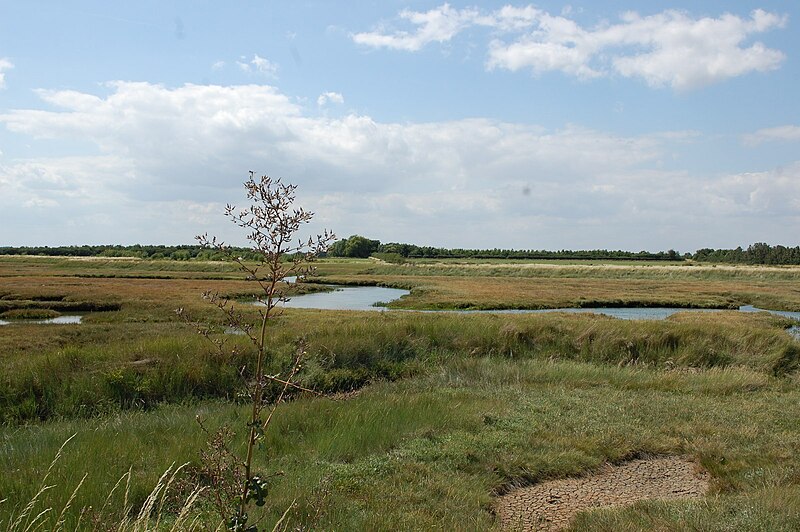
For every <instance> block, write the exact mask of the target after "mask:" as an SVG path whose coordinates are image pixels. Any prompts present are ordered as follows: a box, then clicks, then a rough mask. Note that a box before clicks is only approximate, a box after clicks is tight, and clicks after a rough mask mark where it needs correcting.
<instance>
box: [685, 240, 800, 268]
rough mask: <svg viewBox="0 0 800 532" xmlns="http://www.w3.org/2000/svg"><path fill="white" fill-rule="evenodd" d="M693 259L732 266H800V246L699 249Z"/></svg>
mask: <svg viewBox="0 0 800 532" xmlns="http://www.w3.org/2000/svg"><path fill="white" fill-rule="evenodd" d="M692 258H693V259H694V260H696V261H698V262H723V263H730V264H800V246H795V247H793V248H790V247H786V246H780V245H778V246H770V245H769V244H765V243H763V242H758V243H756V244H752V245H750V246H748V247H747V249H742V248H741V247H737V248H736V249H712V248H703V249H698V250H697V251H696V252H695V254H694V255H693V256H692Z"/></svg>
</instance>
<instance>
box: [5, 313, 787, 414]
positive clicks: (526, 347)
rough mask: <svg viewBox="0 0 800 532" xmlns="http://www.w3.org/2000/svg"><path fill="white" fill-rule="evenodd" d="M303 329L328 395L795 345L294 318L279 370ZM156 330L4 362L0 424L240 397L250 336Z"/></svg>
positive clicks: (773, 325) (501, 318)
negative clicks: (492, 372)
mask: <svg viewBox="0 0 800 532" xmlns="http://www.w3.org/2000/svg"><path fill="white" fill-rule="evenodd" d="M298 321H300V322H302V323H304V329H303V332H304V336H305V338H306V341H307V343H308V345H309V346H310V347H309V355H308V358H307V361H306V364H305V366H306V367H305V371H304V373H303V374H302V376H301V377H300V379H301V383H302V384H303V385H304V386H306V387H311V388H313V389H315V390H318V391H320V392H323V393H331V392H339V391H349V390H352V389H356V388H359V387H361V386H363V385H365V384H367V383H369V382H372V381H375V380H383V379H385V380H396V379H398V378H404V377H409V376H412V375H417V374H420V373H422V372H424V371H425V368H426V367H428V366H430V364H431V363H433V362H436V361H439V360H444V359H449V358H460V357H480V356H497V357H503V358H514V359H518V358H522V359H527V358H533V359H538V360H549V359H567V360H580V361H587V362H594V363H601V364H613V365H639V366H641V365H645V366H654V367H665V368H673V367H681V368H727V367H746V368H750V369H752V370H754V371H757V372H762V373H765V374H768V375H776V376H780V375H786V374H789V373H791V372H793V371H795V370H796V369H797V368H798V366H799V365H800V343H798V342H797V341H796V340H793V339H792V338H791V337H790V336H789V335H788V334H786V333H785V332H784V331H783V330H782V327H783V326H784V325H785V324H786V323H788V321H787V320H785V319H783V318H773V317H767V316H758V315H740V314H738V313H730V314H717V315H714V316H709V315H700V314H698V315H691V316H690V315H684V316H680V315H678V316H674V317H673V318H671V319H669V320H666V321H663V322H633V321H625V320H615V319H612V318H607V317H604V316H594V315H570V314H565V315H557V314H556V315H515V316H507V315H437V314H419V313H362V314H358V313H355V314H348V315H342V314H336V313H331V312H322V311H319V312H317V311H294V312H291V313H288V312H287V313H286V314H285V315H284V316H282V317H281V318H280V319H279V320H278V322H277V323H276V325H275V326H274V328H273V329H272V330H271V333H270V334H271V335H272V337H273V338H274V339H275V343H274V346H275V347H274V353H273V354H274V357H273V359H272V360H273V363H274V364H275V368H279V367H282V365H283V364H285V363H287V362H288V361H289V360H290V358H291V357H292V355H293V352H294V349H295V343H296V340H297V335H298V331H297V330H296V328H295V324H296V323H297V322H298ZM86 327H93V326H91V325H86ZM98 327H102V326H98ZM137 330H140V329H137ZM162 330H163V333H161V334H155V333H156V331H157V329H153V330H152V331H151V332H150V333H149V334H147V336H145V337H144V338H137V337H135V335H134V338H124V337H123V338H118V337H114V336H112V337H110V338H106V339H105V340H104V336H103V334H97V335H90V338H91V340H90V341H89V342H88V343H87V344H85V345H74V346H67V347H63V348H56V349H50V350H44V352H39V353H30V352H28V354H27V355H26V356H24V357H19V356H18V357H15V356H13V352H12V353H10V354H6V356H5V357H4V364H5V374H4V377H3V378H2V380H0V419H2V420H3V421H4V422H6V423H20V422H26V421H31V420H46V419H51V418H54V417H56V418H58V417H74V416H79V417H91V416H94V415H98V414H103V413H108V412H113V411H116V410H118V409H131V408H134V409H148V408H152V407H153V406H155V405H157V404H159V403H163V402H181V401H187V400H188V401H196V400H200V399H206V398H212V397H217V398H226V399H234V400H235V399H236V397H237V394H238V393H239V392H240V391H241V388H242V382H243V378H242V377H243V376H245V377H246V376H248V375H250V374H252V371H253V368H252V367H251V361H250V360H249V359H250V357H249V356H248V351H247V349H248V344H247V339H246V338H243V337H239V336H230V335H229V336H228V337H227V342H228V343H229V346H230V347H231V348H230V349H228V350H223V351H222V352H217V351H216V350H214V349H212V348H211V346H210V345H208V344H207V343H206V342H205V341H204V340H203V339H202V338H198V337H197V336H196V335H194V334H193V332H192V331H191V330H188V329H181V328H179V327H176V326H174V325H168V326H165V327H164V328H163V329H162ZM109 333H110V331H109ZM234 346H235V347H236V348H237V349H233V347H234ZM277 391H278V390H277V388H276V389H275V390H273V392H274V393H277ZM267 393H271V392H269V391H268V392H267Z"/></svg>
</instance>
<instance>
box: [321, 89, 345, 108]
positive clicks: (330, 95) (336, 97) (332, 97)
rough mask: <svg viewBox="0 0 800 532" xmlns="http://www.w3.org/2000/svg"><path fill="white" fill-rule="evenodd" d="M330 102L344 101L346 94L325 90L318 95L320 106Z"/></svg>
mask: <svg viewBox="0 0 800 532" xmlns="http://www.w3.org/2000/svg"><path fill="white" fill-rule="evenodd" d="M328 102H331V103H339V104H341V103H344V96H342V95H341V94H340V93H338V92H323V93H322V94H320V95H319V96H318V97H317V105H318V106H319V107H322V106H324V105H325V104H327V103H328Z"/></svg>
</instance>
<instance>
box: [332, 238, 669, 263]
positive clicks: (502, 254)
mask: <svg viewBox="0 0 800 532" xmlns="http://www.w3.org/2000/svg"><path fill="white" fill-rule="evenodd" d="M376 254H379V255H382V257H381V258H383V256H390V257H401V258H404V259H415V258H426V259H584V260H591V259H617V260H672V261H675V260H683V259H684V257H683V256H681V254H680V253H678V252H677V251H675V250H673V249H671V250H669V251H659V252H656V253H651V252H649V251H638V252H633V251H621V250H616V251H610V250H607V249H595V250H581V251H572V250H566V249H562V250H560V251H546V250H532V249H522V250H520V249H499V248H494V249H463V248H440V247H433V246H417V245H415V244H401V243H397V242H390V243H387V244H383V243H381V241H380V240H371V239H368V238H366V237H363V236H360V235H353V236H351V237H349V238H344V239H342V240H338V241H336V242H335V243H333V244H332V245H331V246H330V247H329V248H328V256H331V257H361V258H366V257H370V256H372V255H376Z"/></svg>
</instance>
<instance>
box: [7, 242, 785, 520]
mask: <svg viewBox="0 0 800 532" xmlns="http://www.w3.org/2000/svg"><path fill="white" fill-rule="evenodd" d="M318 267H319V274H320V277H319V278H320V279H321V280H324V281H335V282H338V283H352V284H376V283H381V284H386V285H390V286H398V287H405V288H409V289H411V290H412V294H411V295H410V296H409V297H408V298H405V299H404V300H402V301H401V302H398V303H395V304H393V305H392V306H398V307H405V308H542V307H551V308H558V307H565V306H572V305H583V306H597V305H649V306H652V305H659V304H664V305H671V306H681V307H691V306H699V307H721V308H731V307H736V306H738V305H740V304H755V305H757V306H761V307H766V308H773V309H785V310H800V288H799V287H800V268H766V267H765V268H759V267H718V268H713V267H710V266H678V265H663V264H659V265H650V264H640V263H623V264H620V263H604V264H597V263H547V264H530V263H516V262H515V263H511V262H508V263H505V262H504V263H498V262H497V261H437V262H429V261H415V262H412V263H410V264H404V265H388V264H383V263H379V262H376V261H372V260H364V261H359V260H340V261H322V262H320V263H319V264H318ZM240 279H241V276H240V275H238V274H236V273H235V272H234V270H233V269H232V268H231V266H230V265H228V264H224V263H202V262H173V261H137V260H107V259H105V260H97V259H94V260H69V259H50V258H19V257H9V258H0V304H1V305H3V307H2V310H4V311H10V310H20V309H37V310H41V309H49V310H52V311H55V312H62V313H67V312H70V313H71V312H74V311H78V312H80V313H82V314H84V319H83V323H82V324H80V325H37V324H14V325H10V326H0V364H2V368H3V373H2V379H0V420H2V423H3V425H2V427H0V500H3V499H7V500H6V501H5V502H3V503H0V529H3V528H7V524H8V523H9V521H10V520H13V516H14V515H17V514H19V512H20V511H21V509H22V507H23V506H24V505H25V504H26V503H27V502H28V501H29V500H30V499H31V497H32V496H33V495H34V494H35V492H36V490H37V489H38V488H39V486H40V483H41V480H42V478H43V476H44V474H45V471H46V470H47V468H48V466H49V465H50V462H51V460H52V458H53V456H54V455H55V454H56V452H57V450H58V448H59V447H60V446H61V444H62V443H63V442H64V441H65V440H67V439H68V438H69V437H70V436H72V435H73V434H76V436H75V438H74V439H73V440H71V441H70V442H69V443H68V444H67V446H66V447H65V449H64V452H63V455H62V456H61V458H60V459H59V461H58V462H57V464H56V466H55V467H54V470H53V473H52V476H51V477H50V478H49V479H48V484H53V485H55V487H54V488H52V489H50V490H49V491H48V492H47V497H46V499H45V500H43V501H42V503H41V505H40V507H39V508H38V509H37V513H38V511H39V510H41V509H42V508H46V507H52V508H53V510H52V512H51V514H52V515H46V516H45V518H46V519H49V521H48V523H49V524H50V525H49V526H48V527H47V528H51V527H52V526H53V525H54V524H55V522H56V520H57V519H58V514H59V512H60V511H61V508H62V507H63V506H64V505H65V503H66V502H67V500H68V499H69V497H70V495H71V494H72V492H73V489H74V488H75V487H76V486H77V485H78V484H79V482H80V481H81V479H82V478H83V476H84V474H88V476H87V477H86V480H85V482H84V483H83V485H82V486H81V489H80V490H78V492H77V494H76V495H75V499H74V501H73V502H72V503H71V508H70V509H69V510H67V511H66V512H65V518H66V525H67V526H66V528H67V529H74V528H75V525H76V523H77V522H78V520H79V519H84V521H83V523H90V522H91V520H92V519H93V518H94V519H95V520H96V521H97V522H104V523H113V522H117V521H119V520H120V519H122V517H123V513H124V504H123V493H122V490H117V491H115V492H114V494H113V495H112V497H111V498H110V499H109V504H108V505H107V507H106V508H105V509H101V508H102V506H103V503H104V501H105V500H106V496H107V495H108V494H109V493H110V492H111V491H112V489H113V487H114V484H115V483H116V482H117V480H118V479H119V478H120V477H122V476H123V475H124V474H125V473H126V472H127V471H128V470H129V468H130V471H131V474H132V479H131V485H130V492H129V503H130V504H131V505H132V507H133V508H134V509H136V507H137V505H141V504H142V502H143V501H144V500H145V498H146V496H147V494H148V493H149V491H150V489H151V488H152V487H153V486H154V485H155V484H156V482H157V481H158V478H159V477H160V476H161V474H162V473H163V472H164V471H166V470H167V469H168V468H169V467H170V465H171V464H173V463H178V464H181V463H184V462H190V465H189V466H188V468H187V469H188V470H191V469H192V468H193V467H196V464H197V461H198V459H199V452H200V450H201V449H202V448H203V446H204V440H205V435H204V434H203V432H202V430H201V429H200V427H199V425H198V424H197V422H196V421H195V417H196V416H198V415H200V416H201V418H202V419H203V420H204V423H205V425H206V426H208V427H212V428H213V427H218V426H221V425H223V424H224V423H230V424H231V425H232V426H233V427H235V428H242V427H243V425H244V421H243V419H244V418H245V412H244V409H245V406H244V405H242V404H240V402H239V399H238V398H237V395H238V392H240V391H241V388H242V379H241V375H240V372H241V371H244V373H245V374H247V373H248V372H249V371H250V370H251V368H249V367H248V365H249V364H250V363H251V361H250V360H249V359H248V357H247V356H246V354H241V355H238V354H237V355H233V354H231V355H225V354H224V353H222V354H221V353H219V352H217V351H215V350H214V349H213V346H212V345H211V344H210V343H209V342H207V341H206V340H205V339H204V338H201V337H200V336H198V335H197V334H196V333H195V332H194V331H193V330H192V328H191V327H190V326H188V325H186V324H184V323H182V322H180V321H178V319H177V317H176V316H175V313H174V309H175V308H177V307H183V308H186V309H188V310H189V311H190V312H191V313H192V314H193V315H195V316H197V317H198V318H199V319H203V320H212V321H215V322H216V323H217V324H218V325H219V326H220V327H221V328H224V327H223V326H224V323H223V322H222V321H221V317H220V315H218V314H215V313H214V312H213V310H214V309H211V308H209V306H208V305H207V304H205V303H204V302H203V301H202V300H201V298H200V293H201V292H202V291H203V290H207V289H212V290H218V291H220V292H222V293H225V294H230V295H231V296H235V297H239V296H242V295H244V294H249V293H253V292H254V291H253V289H252V282H248V281H243V280H240ZM309 289H314V287H310V288H309ZM242 308H243V309H244V310H245V312H246V313H247V315H248V316H250V317H251V318H252V319H253V320H255V319H256V317H257V309H256V308H255V307H249V306H246V307H245V306H243V307H242ZM790 324H791V321H790V320H788V319H784V318H778V317H775V316H771V315H767V314H758V313H757V314H742V313H738V312H721V313H715V314H703V313H694V314H693V313H679V314H676V315H674V316H672V317H670V318H669V319H667V320H664V321H661V322H632V321H622V320H616V319H612V318H608V317H604V316H596V315H569V314H558V313H556V314H547V315H492V314H481V315H462V314H446V313H437V314H424V313H408V312H385V313H378V312H370V313H355V312H341V311H315V310H287V311H286V312H285V313H284V314H283V315H282V316H281V317H280V318H279V319H277V320H276V322H275V323H274V325H273V326H272V327H271V329H270V335H271V337H272V338H273V344H272V345H273V346H274V358H275V363H276V364H281V363H282V362H284V361H286V360H288V358H289V357H290V356H291V354H292V352H293V349H294V344H295V341H296V339H297V338H298V337H299V336H301V335H302V336H304V337H305V338H306V340H307V342H308V350H309V355H308V359H307V362H306V365H305V369H304V372H303V374H302V375H301V382H302V383H303V384H304V385H306V386H309V387H311V388H313V389H315V390H317V391H319V392H323V393H326V394H330V395H329V396H326V397H310V396H303V395H298V396H296V397H294V398H293V400H292V401H290V402H288V403H285V404H282V405H281V406H280V407H279V409H278V413H277V417H276V425H274V426H273V427H272V428H271V432H270V433H269V434H268V439H267V442H266V444H265V445H264V448H263V449H261V450H260V451H259V452H258V455H257V456H256V461H257V463H258V465H259V467H261V468H264V469H265V470H267V471H282V472H283V475H282V476H279V477H276V478H275V480H274V483H273V485H272V487H271V491H270V496H269V497H268V500H267V504H266V506H264V508H263V509H262V510H259V512H260V514H259V515H260V516H261V517H262V518H263V523H264V524H267V525H268V526H266V528H267V529H271V528H272V524H271V523H274V522H275V521H277V520H278V519H279V518H280V516H281V515H282V514H283V512H284V511H285V510H286V509H287V508H288V507H289V506H290V505H291V504H292V501H295V500H296V501H297V506H296V507H295V508H294V509H293V510H291V511H290V513H289V519H290V521H291V524H292V526H307V527H310V528H317V529H323V530H359V529H365V530H397V529H402V530H430V529H458V530H486V529H492V528H497V527H499V522H498V520H497V518H496V517H495V516H494V514H493V511H492V509H493V500H494V496H495V495H496V494H499V493H504V492H505V491H507V490H508V489H510V488H512V487H513V486H517V485H528V484H532V483H536V482H539V481H542V480H546V479H553V478H562V477H566V476H571V475H576V474H583V473H586V472H589V471H592V470H594V469H596V468H598V467H600V466H601V465H602V464H603V463H605V462H614V463H619V462H622V461H624V460H626V459H630V458H634V457H642V456H660V455H684V456H691V457H693V458H694V459H695V460H697V461H698V462H699V463H700V464H701V465H702V466H703V467H704V468H705V469H706V470H707V471H708V472H709V474H710V479H711V492H710V494H709V495H708V496H707V497H706V498H704V499H702V500H700V501H673V502H645V503H638V504H636V505H634V506H632V507H628V508H623V509H616V510H604V511H595V512H591V513H587V514H583V515H580V516H579V517H578V521H577V523H576V524H575V527H576V529H580V530H619V529H632V530H637V529H641V530H650V529H663V530H673V529H675V530H679V529H701V530H787V531H788V530H796V529H798V528H800V424H798V423H797V405H798V404H799V403H800V373H799V372H798V369H799V368H800V342H798V341H797V340H794V339H792V337H791V336H790V335H788V334H787V333H786V332H785V330H784V329H785V328H786V327H788V326H789V325H790ZM217 337H219V338H222V337H223V335H222V334H219V335H217ZM227 338H228V342H229V344H228V345H230V346H233V345H237V346H239V347H240V350H241V351H243V352H246V347H247V344H246V342H245V339H243V338H242V337H238V336H232V335H228V336H227ZM352 390H359V392H358V393H354V394H345V395H341V394H339V395H336V394H338V393H339V392H350V391H352ZM237 441H238V440H237ZM187 489H188V488H187V487H186V486H181V485H176V486H175V487H174V493H175V498H174V499H170V500H169V501H168V503H167V505H166V508H167V510H166V513H167V514H168V515H167V517H166V521H167V522H169V513H170V512H173V511H174V510H175V509H176V508H177V507H178V506H180V500H181V497H183V498H185V497H186V495H187V494H188V492H187ZM88 506H92V507H93V508H94V510H93V511H92V512H86V513H84V515H83V517H81V509H82V508H86V507H88ZM197 510H198V511H200V512H205V513H204V514H203V516H204V517H203V519H205V520H206V521H205V522H206V523H207V524H211V522H212V520H213V518H212V517H211V514H210V513H209V512H208V508H205V507H202V506H200V507H198V508H197ZM214 524H215V523H214ZM212 528H213V526H212Z"/></svg>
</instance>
